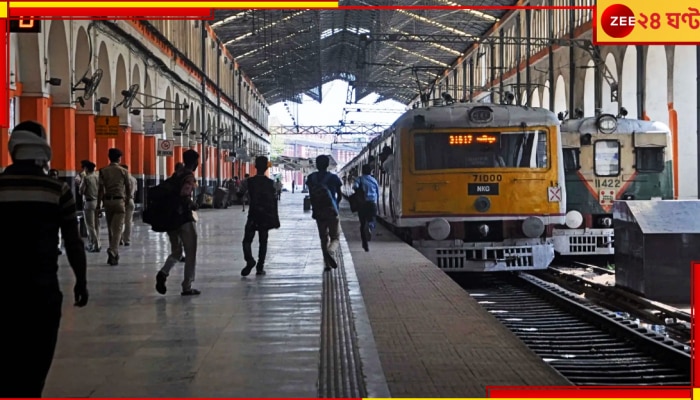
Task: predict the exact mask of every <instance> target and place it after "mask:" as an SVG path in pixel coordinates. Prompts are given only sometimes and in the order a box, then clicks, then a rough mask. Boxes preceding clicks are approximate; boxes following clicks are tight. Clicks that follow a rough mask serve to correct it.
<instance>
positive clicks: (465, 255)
mask: <svg viewBox="0 0 700 400" xmlns="http://www.w3.org/2000/svg"><path fill="white" fill-rule="evenodd" d="M367 163H369V164H373V165H374V166H375V169H374V171H375V177H377V178H378V181H379V182H380V185H381V190H380V191H381V193H380V198H379V207H378V208H379V214H380V216H381V217H382V218H383V219H384V220H385V221H387V222H388V223H389V224H390V225H391V226H392V227H393V228H394V230H395V231H396V232H397V233H398V234H400V235H401V236H402V237H403V238H404V239H405V240H407V241H409V242H411V243H412V244H413V246H414V247H415V248H416V249H418V250H419V251H420V252H421V253H423V254H424V255H425V256H426V257H428V258H429V259H430V260H431V261H433V262H434V263H435V264H436V265H438V266H439V267H440V268H442V269H445V270H452V271H498V270H525V269H542V268H546V267H547V266H548V265H549V264H550V263H551V261H552V260H553V258H554V247H553V245H552V243H551V238H550V237H551V231H552V229H553V227H554V225H555V224H562V223H563V222H564V218H565V212H566V210H565V201H566V200H565V199H566V193H565V190H564V188H563V187H561V186H560V182H564V175H563V162H562V154H561V146H560V133H559V121H558V120H557V119H556V116H555V115H554V114H553V113H552V112H550V111H548V110H545V109H542V108H531V107H523V106H515V105H499V104H484V103H458V104H452V105H448V106H437V107H428V108H418V109H413V110H410V111H408V112H406V113H405V114H404V115H402V116H401V117H399V119H398V120H397V121H396V122H395V123H394V125H393V126H392V128H391V129H389V130H387V131H386V132H385V133H384V134H383V135H382V136H381V137H379V138H377V139H375V140H373V141H372V143H370V145H369V146H368V147H367V148H365V149H364V150H363V151H362V153H361V154H360V155H359V156H358V157H356V158H355V159H354V160H353V161H351V162H350V163H349V164H348V165H346V166H345V167H344V168H343V172H342V174H343V175H344V178H345V179H346V183H347V184H346V191H347V192H348V193H349V191H350V189H349V188H350V185H351V184H352V180H353V178H354V177H356V176H357V175H358V174H359V169H360V168H361V166H362V165H363V164H367ZM553 193H554V194H556V195H554V196H553V195H552V194H553Z"/></svg>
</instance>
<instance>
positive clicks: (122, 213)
mask: <svg viewBox="0 0 700 400" xmlns="http://www.w3.org/2000/svg"><path fill="white" fill-rule="evenodd" d="M108 157H109V161H110V164H109V165H108V166H106V167H104V168H102V169H101V170H100V174H99V182H100V184H99V193H98V195H97V209H98V210H99V209H100V206H101V205H102V204H104V209H105V214H106V219H107V229H108V230H109V248H108V249H107V263H108V264H109V265H117V264H119V241H120V240H121V238H122V232H123V231H124V218H125V217H126V204H127V203H128V202H129V201H130V200H131V193H132V190H131V182H130V180H129V173H128V172H127V170H126V169H124V168H122V166H121V165H119V163H120V162H121V159H122V152H121V150H119V149H109V153H108Z"/></svg>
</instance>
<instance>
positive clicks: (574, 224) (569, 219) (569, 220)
mask: <svg viewBox="0 0 700 400" xmlns="http://www.w3.org/2000/svg"><path fill="white" fill-rule="evenodd" d="M582 223H583V215H581V213H580V212H578V211H576V210H571V211H569V212H568V213H566V226H568V227H569V228H571V229H576V228H578V227H579V226H581V224H582Z"/></svg>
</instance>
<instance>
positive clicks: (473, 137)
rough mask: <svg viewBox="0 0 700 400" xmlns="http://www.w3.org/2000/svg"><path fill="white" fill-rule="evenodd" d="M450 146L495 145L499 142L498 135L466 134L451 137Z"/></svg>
mask: <svg viewBox="0 0 700 400" xmlns="http://www.w3.org/2000/svg"><path fill="white" fill-rule="evenodd" d="M449 141H450V146H466V145H470V144H494V143H497V142H498V135H494V134H481V135H479V134H465V135H450V136H449Z"/></svg>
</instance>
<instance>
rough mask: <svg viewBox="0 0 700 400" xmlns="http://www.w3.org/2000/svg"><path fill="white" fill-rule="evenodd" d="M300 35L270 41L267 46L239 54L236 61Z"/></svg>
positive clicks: (299, 33)
mask: <svg viewBox="0 0 700 400" xmlns="http://www.w3.org/2000/svg"><path fill="white" fill-rule="evenodd" d="M305 33H308V32H305ZM301 34H302V33H301V32H292V33H290V34H289V35H287V36H284V37H281V38H279V39H277V40H274V41H272V42H270V43H267V44H265V45H263V46H260V47H256V48H255V49H253V50H251V51H248V52H246V53H243V54H241V55H239V56H236V60H241V59H243V58H245V57H248V56H252V55H253V54H255V53H257V52H258V51H260V50H265V49H266V48H268V47H270V46H274V45H276V44H278V43H280V42H283V41H286V40H289V39H291V38H293V37H295V36H298V35H301Z"/></svg>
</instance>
